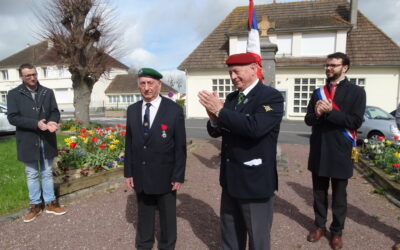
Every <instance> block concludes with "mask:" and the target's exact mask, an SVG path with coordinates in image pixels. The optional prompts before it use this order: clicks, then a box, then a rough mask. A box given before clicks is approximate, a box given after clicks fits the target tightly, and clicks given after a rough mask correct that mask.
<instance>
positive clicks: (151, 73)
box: [138, 68, 163, 80]
mask: <svg viewBox="0 0 400 250" xmlns="http://www.w3.org/2000/svg"><path fill="white" fill-rule="evenodd" d="M142 76H147V77H151V78H154V79H157V80H160V79H161V78H163V76H162V75H161V73H160V72H158V71H157V70H155V69H152V68H141V69H140V70H139V71H138V77H142Z"/></svg>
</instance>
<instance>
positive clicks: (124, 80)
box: [104, 74, 178, 94]
mask: <svg viewBox="0 0 400 250" xmlns="http://www.w3.org/2000/svg"><path fill="white" fill-rule="evenodd" d="M136 81H137V75H136V74H125V75H116V76H115V78H114V79H113V80H112V82H111V83H110V85H109V86H108V87H107V88H106V90H105V91H104V93H106V94H114V93H118V94H120V93H138V92H139V90H138V87H137V83H136ZM170 91H171V92H174V93H178V91H176V90H175V89H173V88H172V87H171V86H169V85H167V84H165V83H164V82H163V84H162V85H161V93H168V92H170Z"/></svg>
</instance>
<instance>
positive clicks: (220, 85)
mask: <svg viewBox="0 0 400 250" xmlns="http://www.w3.org/2000/svg"><path fill="white" fill-rule="evenodd" d="M211 81H212V83H211V84H212V91H213V92H214V91H217V92H218V96H219V98H222V99H225V98H226V96H227V95H228V94H229V93H232V92H233V91H235V86H233V84H232V83H231V79H229V78H226V79H221V78H220V79H212V80H211Z"/></svg>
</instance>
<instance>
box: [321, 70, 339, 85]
mask: <svg viewBox="0 0 400 250" xmlns="http://www.w3.org/2000/svg"><path fill="white" fill-rule="evenodd" d="M325 74H326V78H327V79H328V80H329V81H330V82H331V81H334V80H337V79H339V78H340V76H341V75H342V72H338V71H334V70H333V71H327V72H325Z"/></svg>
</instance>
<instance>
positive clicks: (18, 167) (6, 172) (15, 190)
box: [0, 135, 67, 215]
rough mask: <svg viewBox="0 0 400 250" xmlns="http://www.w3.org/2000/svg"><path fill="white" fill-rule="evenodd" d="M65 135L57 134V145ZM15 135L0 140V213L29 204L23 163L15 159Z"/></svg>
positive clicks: (10, 211) (13, 210)
mask: <svg viewBox="0 0 400 250" xmlns="http://www.w3.org/2000/svg"><path fill="white" fill-rule="evenodd" d="M66 137H67V136H65V135H57V141H58V145H59V146H60V145H62V144H64V142H63V141H64V139H65V138H66ZM16 151H17V150H16V145H15V137H12V138H10V139H5V140H0V162H1V164H0V215H4V214H9V213H12V212H15V211H18V210H20V209H23V208H27V207H28V206H29V198H28V189H27V187H26V178H25V168H24V165H23V164H22V163H21V162H19V161H18V160H17V152H16Z"/></svg>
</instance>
